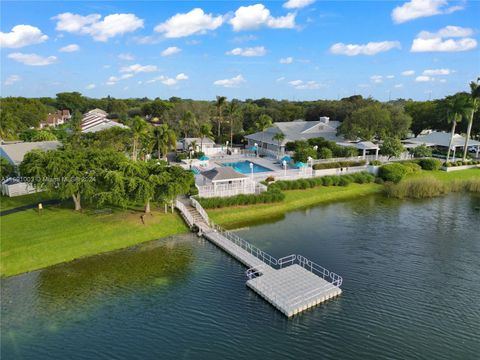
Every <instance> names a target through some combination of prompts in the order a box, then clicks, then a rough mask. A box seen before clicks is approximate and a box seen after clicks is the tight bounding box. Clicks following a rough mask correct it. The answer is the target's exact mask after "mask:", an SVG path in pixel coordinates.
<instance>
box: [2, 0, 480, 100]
mask: <svg viewBox="0 0 480 360" xmlns="http://www.w3.org/2000/svg"><path fill="white" fill-rule="evenodd" d="M1 7H2V9H1V10H2V11H1V32H2V33H1V35H0V36H1V38H0V40H1V41H0V43H1V46H2V49H1V62H2V65H1V95H2V96H27V97H38V96H55V94H56V93H58V92H61V91H79V92H81V93H83V94H84V95H86V96H91V97H103V96H107V95H111V96H115V97H120V98H126V97H143V96H148V97H151V98H153V97H157V96H158V97H160V98H169V97H171V96H179V97H183V98H193V99H212V98H214V97H215V95H226V96H227V97H228V98H234V97H235V98H240V99H245V98H260V97H271V98H277V99H291V100H311V99H337V98H341V97H345V96H350V95H353V94H361V95H363V96H369V95H371V96H373V97H375V98H377V99H380V100H387V99H388V98H389V97H391V98H392V99H394V98H399V97H403V98H414V99H419V100H425V99H428V98H430V97H431V98H438V97H443V96H445V95H448V94H452V93H454V92H457V91H461V90H465V89H467V87H468V82H469V81H471V80H474V79H476V78H477V77H478V76H479V75H480V52H479V45H478V41H479V36H478V34H479V30H480V29H479V26H478V21H476V20H478V19H476V18H478V15H479V14H480V3H479V2H477V1H460V2H454V1H448V2H447V0H411V1H398V2H394V1H368V2H365V1H345V2H342V1H318V0H317V1H313V0H289V1H287V0H285V1H275V2H272V1H263V2H244V1H206V2H204V1H195V2H192V1H182V2H179V1H177V2H169V1H135V2H134V1H129V2H127V1H121V2H118V1H110V2H99V1H90V2H87V1H84V2H70V1H57V2H44V1H35V2H25V1H2V3H1Z"/></svg>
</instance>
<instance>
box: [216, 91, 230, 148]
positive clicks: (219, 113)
mask: <svg viewBox="0 0 480 360" xmlns="http://www.w3.org/2000/svg"><path fill="white" fill-rule="evenodd" d="M226 103H227V97H226V96H217V101H216V102H215V107H216V108H217V137H218V140H219V141H220V136H221V135H222V132H221V128H222V122H223V112H222V110H223V106H224V105H225V104H226Z"/></svg>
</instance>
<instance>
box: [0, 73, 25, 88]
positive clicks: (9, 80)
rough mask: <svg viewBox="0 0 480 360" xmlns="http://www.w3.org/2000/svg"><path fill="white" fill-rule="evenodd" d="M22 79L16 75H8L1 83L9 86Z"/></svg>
mask: <svg viewBox="0 0 480 360" xmlns="http://www.w3.org/2000/svg"><path fill="white" fill-rule="evenodd" d="M20 80H22V78H21V77H20V76H18V75H10V76H8V77H7V78H6V79H5V81H4V82H3V85H5V86H10V85H13V84H15V83H16V82H18V81H20Z"/></svg>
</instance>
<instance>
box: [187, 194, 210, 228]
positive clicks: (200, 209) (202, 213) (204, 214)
mask: <svg viewBox="0 0 480 360" xmlns="http://www.w3.org/2000/svg"><path fill="white" fill-rule="evenodd" d="M190 202H191V203H192V206H193V207H194V208H195V209H197V211H198V213H199V214H200V216H201V217H202V219H203V220H204V221H205V223H206V224H207V225H208V224H209V219H208V214H207V212H206V211H205V209H204V208H203V207H202V205H201V204H200V203H199V202H198V201H197V200H196V199H195V198H194V197H193V196H191V197H190Z"/></svg>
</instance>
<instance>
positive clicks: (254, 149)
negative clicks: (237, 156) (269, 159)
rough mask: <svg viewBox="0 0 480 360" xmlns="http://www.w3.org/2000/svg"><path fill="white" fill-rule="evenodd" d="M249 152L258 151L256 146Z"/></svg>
mask: <svg viewBox="0 0 480 360" xmlns="http://www.w3.org/2000/svg"><path fill="white" fill-rule="evenodd" d="M249 150H251V151H257V150H258V149H257V147H256V146H252V147H251V148H250V149H249Z"/></svg>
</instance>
